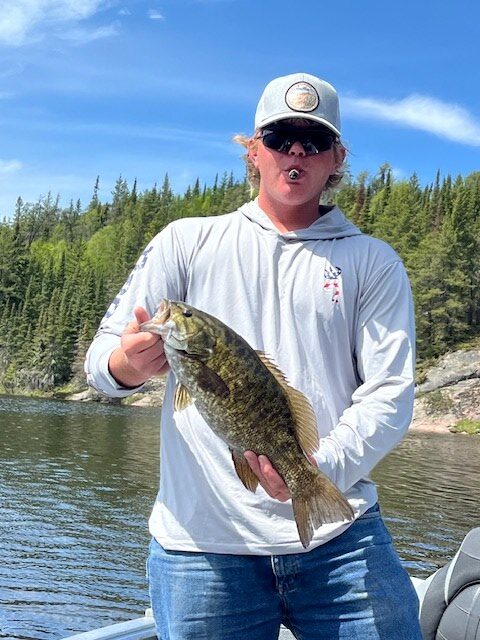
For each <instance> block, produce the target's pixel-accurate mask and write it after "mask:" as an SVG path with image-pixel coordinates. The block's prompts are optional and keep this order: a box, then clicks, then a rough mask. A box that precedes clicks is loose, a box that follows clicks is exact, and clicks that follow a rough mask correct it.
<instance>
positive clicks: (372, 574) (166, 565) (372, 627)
mask: <svg viewBox="0 0 480 640" xmlns="http://www.w3.org/2000/svg"><path fill="white" fill-rule="evenodd" d="M148 576H149V584H150V598H151V601H152V607H153V614H154V617H155V621H156V625H157V633H158V637H159V639H160V640H193V639H195V640H247V639H248V640H276V638H278V633H279V628H280V624H281V623H283V624H284V625H285V626H286V627H288V628H289V629H290V630H291V631H292V633H293V634H294V636H295V637H296V638H298V639H301V640H319V639H324V640H334V639H336V638H342V639H344V640H346V639H348V640H354V639H355V640H357V639H358V640H422V635H421V632H420V628H419V624H418V600H417V596H416V594H415V591H414V589H413V586H412V584H411V582H410V579H409V577H408V575H407V573H406V571H405V570H404V569H403V567H402V565H401V563H400V560H399V558H398V556H397V553H396V552H395V549H394V547H393V545H392V538H391V536H390V534H389V532H388V530H387V528H386V527H385V525H384V523H383V520H382V518H381V516H380V511H379V508H378V506H377V505H376V506H374V507H372V508H371V509H369V510H368V511H367V512H366V513H365V514H364V515H363V516H361V517H360V518H359V519H358V520H356V522H354V523H353V524H352V525H351V526H350V527H349V528H348V529H347V530H346V531H345V532H344V533H342V534H341V535H340V536H338V537H337V538H334V539H333V540H331V541H330V542H327V543H326V544H324V545H322V546H320V547H317V548H315V549H313V550H312V551H309V552H306V553H296V554H288V555H277V556H255V555H230V554H217V553H190V552H184V551H166V550H165V549H163V548H162V547H161V546H160V545H159V544H158V543H157V542H156V541H155V540H153V541H152V543H151V545H150V555H149V559H148Z"/></svg>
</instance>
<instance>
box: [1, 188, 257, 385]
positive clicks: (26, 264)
mask: <svg viewBox="0 0 480 640" xmlns="http://www.w3.org/2000/svg"><path fill="white" fill-rule="evenodd" d="M98 188H99V179H98V178H97V180H96V183H95V187H94V192H93V196H92V199H91V201H90V203H89V205H88V207H87V209H86V210H85V211H82V209H81V206H80V202H77V203H75V204H74V203H73V202H72V203H70V205H69V206H68V207H67V208H65V209H61V208H60V207H59V204H58V203H59V199H58V198H56V199H53V198H52V196H51V195H50V194H49V195H47V196H46V197H45V198H41V199H40V200H39V201H38V202H37V203H35V204H30V203H24V202H23V201H22V199H21V198H19V199H18V201H17V206H16V210H15V215H14V218H13V220H12V221H11V222H3V223H0V390H3V391H7V392H14V391H27V392H30V393H32V392H42V393H45V392H48V391H51V390H52V389H54V388H58V387H59V386H62V385H65V384H66V383H70V385H72V386H73V387H75V385H77V386H80V385H81V384H82V383H83V381H84V373H83V361H84V359H85V354H86V351H87V348H88V346H89V344H90V342H91V340H92V338H93V336H94V334H95V331H96V329H97V327H98V324H99V322H100V319H101V317H102V316H103V314H104V313H105V310H106V308H107V307H108V305H109V303H110V301H111V299H112V298H113V297H114V296H115V295H116V293H117V292H118V290H119V289H120V287H121V286H122V284H123V283H124V281H125V280H126V278H127V276H128V273H129V271H130V270H131V269H132V267H133V266H134V264H135V262H136V260H137V258H138V256H139V254H140V253H141V251H142V250H143V248H144V247H145V245H146V244H147V243H148V242H149V241H150V240H151V239H152V237H153V236H154V235H155V234H156V233H158V232H159V231H161V229H163V228H164V227H165V226H166V225H167V224H168V223H169V222H171V221H172V220H175V219H177V218H180V217H185V216H205V215H214V214H218V213H220V212H225V211H228V210H234V209H236V208H237V207H238V206H239V205H240V204H242V203H243V202H245V201H246V200H247V199H248V195H247V194H248V187H247V184H246V182H245V181H242V182H236V181H235V180H234V179H233V176H231V175H230V176H227V175H225V176H224V178H223V179H222V181H221V183H220V184H218V181H216V182H215V185H214V187H210V188H207V187H203V188H202V186H201V185H200V181H199V180H196V181H195V183H194V186H193V188H190V189H187V193H185V195H184V196H175V195H174V194H173V192H172V190H171V187H170V182H169V179H168V176H167V175H166V176H165V178H164V180H163V183H162V188H161V189H160V190H158V189H157V187H156V186H155V187H154V188H153V189H151V190H147V191H145V192H144V193H138V191H137V186H136V182H135V183H134V184H133V186H132V188H131V189H130V188H129V186H128V184H127V182H126V181H125V180H124V179H123V178H121V177H120V178H119V179H118V180H117V182H116V184H115V187H114V190H113V191H112V201H111V203H106V204H102V203H101V202H100V201H99V198H98Z"/></svg>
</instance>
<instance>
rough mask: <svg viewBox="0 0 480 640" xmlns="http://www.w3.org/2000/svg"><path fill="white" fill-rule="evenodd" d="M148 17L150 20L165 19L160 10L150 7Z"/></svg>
mask: <svg viewBox="0 0 480 640" xmlns="http://www.w3.org/2000/svg"><path fill="white" fill-rule="evenodd" d="M148 17H149V18H150V20H165V18H164V17H163V16H162V14H161V13H160V11H157V10H156V9H150V10H149V12H148Z"/></svg>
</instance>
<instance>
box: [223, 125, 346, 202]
mask: <svg viewBox="0 0 480 640" xmlns="http://www.w3.org/2000/svg"><path fill="white" fill-rule="evenodd" d="M232 139H233V142H235V143H237V144H240V145H241V146H242V147H244V148H245V149H246V150H247V153H245V155H243V156H242V157H243V159H244V161H245V164H246V166H247V180H248V182H249V184H250V187H251V188H252V190H255V191H258V189H259V187H260V173H259V171H258V169H257V168H256V167H255V165H254V164H253V162H252V160H251V158H250V156H249V153H248V151H249V149H250V148H251V146H252V145H256V144H258V140H259V138H258V137H257V135H256V134H255V135H253V136H246V135H245V134H242V133H237V134H236V135H234V136H233V138H232ZM333 152H334V154H335V158H336V159H338V160H340V157H341V156H343V155H344V157H343V160H342V162H341V163H340V164H339V165H338V168H337V170H336V171H335V173H333V174H332V175H331V176H329V178H328V180H327V182H326V184H325V187H324V189H323V191H322V200H325V199H329V198H328V197H330V196H333V194H332V193H331V192H332V191H334V190H335V189H336V187H338V185H339V184H340V182H341V181H342V179H343V176H344V175H345V170H346V155H347V148H346V147H345V145H344V144H343V143H342V142H341V141H340V140H339V139H335V140H334V142H333ZM327 194H328V197H327Z"/></svg>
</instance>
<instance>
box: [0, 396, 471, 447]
mask: <svg viewBox="0 0 480 640" xmlns="http://www.w3.org/2000/svg"><path fill="white" fill-rule="evenodd" d="M0 395H3V396H6V397H17V398H21V397H23V398H33V399H38V400H61V401H64V402H97V403H103V404H112V405H115V404H117V405H118V404H121V405H123V406H129V407H152V408H155V407H157V408H161V406H162V398H161V394H159V393H158V391H157V393H155V392H153V393H152V392H149V393H138V394H135V395H137V397H136V398H135V397H134V396H130V397H129V398H128V401H127V402H120V400H119V399H116V398H113V399H109V398H107V397H104V396H102V395H101V394H99V393H97V392H95V391H94V390H92V389H90V388H83V389H82V390H76V391H61V390H54V391H50V392H44V393H39V392H34V393H28V392H27V391H25V390H17V391H16V392H12V391H6V390H5V389H0ZM415 404H417V401H415ZM452 426H453V425H452V420H451V416H450V419H449V418H448V417H438V416H431V417H426V416H425V415H422V416H421V417H418V418H415V416H414V419H413V420H412V422H411V424H410V426H409V427H408V433H436V434H440V435H452V436H453V435H458V433H455V432H454V431H452V430H451V427H452Z"/></svg>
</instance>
